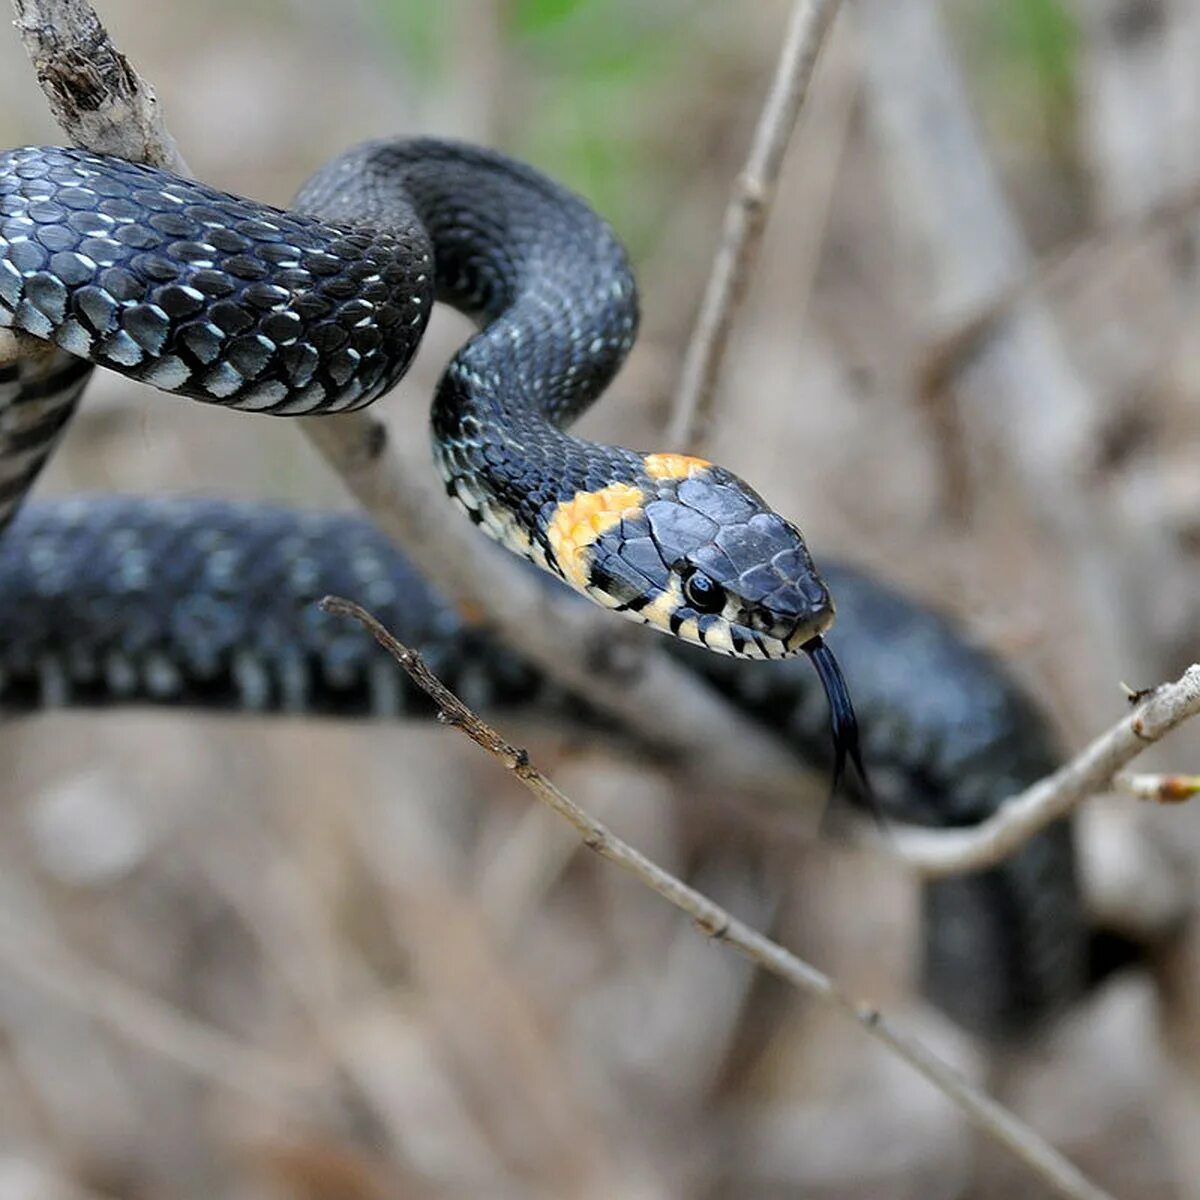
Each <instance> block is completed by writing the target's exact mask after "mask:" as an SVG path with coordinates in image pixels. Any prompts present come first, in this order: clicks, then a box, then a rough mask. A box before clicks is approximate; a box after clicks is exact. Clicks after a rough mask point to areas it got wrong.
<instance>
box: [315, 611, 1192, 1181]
mask: <svg viewBox="0 0 1200 1200" xmlns="http://www.w3.org/2000/svg"><path fill="white" fill-rule="evenodd" d="M321 607H322V608H323V609H324V610H325V611H326V612H330V613H335V614H337V615H339V616H344V617H350V618H351V619H353V620H355V621H358V622H359V623H360V624H361V625H362V626H363V627H364V628H365V629H366V630H367V631H368V632H369V633H370V634H371V636H372V637H374V639H375V640H376V641H377V642H378V643H379V644H380V645H381V646H383V648H384V649H385V650H387V651H388V653H389V654H391V655H392V657H393V658H394V659H395V660H396V662H397V663H399V664H400V666H401V667H402V668H403V669H404V670H405V671H406V672H407V673H408V675H409V677H410V678H411V679H412V681H413V682H414V683H415V684H416V685H417V686H418V687H419V688H420V689H421V690H422V691H423V692H425V693H426V695H428V696H429V698H430V699H431V700H432V701H433V703H434V704H435V705H436V706H437V709H438V718H439V720H441V721H442V722H443V723H444V724H446V725H449V726H450V727H451V728H453V729H459V730H461V731H462V732H463V733H465V734H466V735H467V737H469V738H470V739H471V741H473V742H474V743H475V744H476V745H477V746H479V747H481V748H482V749H484V750H486V751H487V752H488V753H489V754H491V755H492V756H493V757H495V758H497V759H498V760H499V761H500V762H501V763H503V764H504V766H505V767H507V768H508V769H509V770H510V771H512V773H513V774H514V775H516V777H517V778H518V779H519V780H520V781H521V782H522V783H523V784H524V785H525V786H526V787H527V788H528V789H529V790H530V791H531V792H532V793H533V794H534V796H535V797H536V798H537V799H538V800H539V801H541V803H543V804H545V805H546V806H547V807H549V808H551V809H553V811H554V812H556V813H557V814H558V815H559V816H560V817H563V818H564V819H565V820H566V821H568V822H569V823H570V824H571V826H572V827H573V828H574V829H575V831H576V832H577V833H578V834H579V836H580V838H581V839H582V841H583V844H584V845H585V846H586V847H587V848H588V849H589V850H593V851H594V852H595V853H596V854H598V855H600V857H601V858H605V859H607V860H608V861H609V862H611V863H615V864H616V865H617V866H619V867H621V868H623V869H624V870H626V871H628V872H629V873H630V874H632V875H633V876H634V877H635V878H636V879H638V880H639V881H640V882H641V883H643V884H645V886H646V887H648V888H650V889H651V890H652V891H654V892H656V893H657V894H658V895H659V896H661V897H662V898H663V899H664V900H666V901H667V902H668V903H670V904H673V905H674V906H675V907H676V908H678V909H680V910H681V911H682V912H685V913H687V915H688V916H690V917H691V918H692V920H693V921H694V922H695V923H696V925H697V927H698V928H699V930H700V932H701V933H703V934H704V935H705V936H707V937H710V938H713V939H714V940H715V941H719V942H723V943H725V944H726V945H728V946H731V947H732V948H733V949H734V950H736V951H738V952H739V953H740V954H743V955H745V956H746V957H747V958H749V959H750V960H751V961H753V962H755V963H757V964H758V965H759V966H761V967H764V968H765V969H766V970H768V971H770V972H771V973H772V974H773V975H777V976H779V978H781V979H783V980H785V981H786V982H787V983H790V984H791V985H792V986H793V987H795V988H798V989H800V990H802V991H805V992H807V993H809V994H810V995H812V996H815V997H817V998H818V999H820V1000H821V1001H823V1002H824V1003H826V1004H829V1005H832V1006H833V1007H835V1008H837V1009H839V1010H840V1011H841V1012H843V1013H845V1014H846V1015H848V1016H849V1017H850V1018H851V1019H852V1020H854V1021H855V1022H857V1023H858V1024H859V1025H860V1026H861V1027H862V1028H863V1029H865V1030H866V1031H867V1033H869V1034H870V1035H871V1036H872V1037H873V1038H875V1039H877V1040H878V1041H880V1042H882V1043H883V1044H884V1045H886V1046H888V1047H889V1048H890V1049H891V1050H892V1051H893V1052H894V1053H896V1054H898V1055H899V1056H900V1057H901V1058H903V1059H904V1060H905V1062H907V1063H909V1065H910V1066H912V1067H914V1068H915V1069H916V1070H917V1071H918V1072H919V1073H920V1074H921V1075H923V1076H924V1077H925V1078H926V1079H927V1080H928V1081H929V1082H930V1083H931V1084H933V1086H934V1087H936V1088H938V1090H939V1091H941V1092H942V1093H943V1094H944V1095H946V1096H947V1097H948V1098H949V1099H951V1100H952V1101H953V1102H954V1103H955V1104H956V1105H957V1106H958V1107H959V1108H960V1109H961V1110H962V1112H963V1113H964V1114H965V1115H966V1116H967V1117H968V1118H969V1119H970V1120H971V1121H972V1122H973V1123H974V1124H975V1125H976V1126H977V1127H978V1128H979V1129H980V1130H982V1131H983V1132H984V1133H986V1134H987V1135H988V1136H989V1137H991V1138H994V1139H995V1140H996V1141H997V1142H999V1143H1000V1144H1001V1145H1002V1146H1004V1147H1005V1148H1006V1149H1008V1150H1009V1151H1011V1152H1012V1153H1013V1154H1014V1155H1016V1156H1017V1157H1018V1158H1020V1159H1021V1160H1022V1161H1023V1162H1024V1163H1025V1164H1026V1165H1027V1166H1029V1167H1030V1169H1031V1170H1033V1171H1035V1172H1036V1173H1037V1174H1038V1175H1040V1176H1041V1178H1042V1179H1043V1180H1044V1181H1045V1182H1046V1183H1047V1184H1048V1185H1049V1186H1050V1187H1052V1188H1053V1189H1054V1191H1055V1192H1056V1193H1057V1194H1058V1195H1060V1196H1070V1197H1077V1198H1078V1197H1087V1198H1088V1200H1103V1197H1105V1196H1106V1193H1105V1192H1103V1191H1101V1190H1100V1189H1099V1188H1097V1187H1096V1186H1095V1185H1093V1184H1092V1183H1090V1182H1089V1181H1088V1180H1087V1179H1086V1178H1085V1177H1084V1176H1083V1175H1082V1174H1081V1173H1080V1172H1079V1170H1078V1169H1077V1168H1076V1167H1075V1166H1074V1165H1073V1164H1072V1163H1071V1162H1069V1161H1068V1160H1067V1159H1066V1158H1064V1157H1063V1156H1062V1155H1061V1154H1059V1153H1058V1151H1057V1150H1055V1149H1054V1148H1053V1147H1052V1146H1050V1145H1049V1144H1047V1143H1046V1142H1045V1141H1043V1139H1042V1138H1041V1137H1040V1136H1039V1135H1038V1134H1037V1133H1036V1132H1034V1130H1032V1129H1030V1128H1029V1127H1028V1126H1027V1125H1025V1124H1024V1123H1023V1122H1022V1121H1020V1120H1019V1119H1018V1118H1017V1117H1016V1116H1014V1115H1013V1114H1012V1113H1011V1112H1009V1111H1008V1110H1007V1109H1006V1108H1004V1107H1003V1106H1002V1105H1000V1104H998V1103H997V1102H996V1101H995V1100H993V1099H991V1097H989V1096H987V1095H985V1094H984V1093H983V1092H980V1091H979V1090H978V1089H977V1088H975V1087H974V1086H973V1085H972V1084H971V1083H969V1082H968V1081H967V1080H966V1079H964V1078H963V1077H962V1076H961V1075H960V1074H959V1073H958V1072H957V1071H956V1070H954V1068H953V1067H951V1066H949V1065H948V1064H947V1063H945V1062H943V1061H942V1060H941V1059H940V1058H938V1056H937V1055H936V1054H934V1053H933V1052H932V1051H931V1050H929V1049H928V1048H927V1047H926V1046H925V1045H924V1044H923V1043H921V1042H920V1041H918V1040H917V1039H916V1038H914V1037H912V1036H911V1035H910V1034H908V1033H905V1032H904V1031H903V1030H901V1029H898V1028H897V1027H896V1026H894V1025H893V1024H892V1023H891V1021H890V1020H889V1019H888V1018H887V1017H885V1016H884V1015H883V1014H882V1013H881V1012H880V1011H879V1010H878V1009H877V1008H874V1007H872V1006H870V1005H866V1004H861V1003H859V1002H857V1001H855V1000H853V999H852V998H851V997H850V996H849V995H847V994H846V993H845V992H844V991H843V990H842V989H841V988H840V987H839V986H838V985H837V984H836V983H835V982H834V981H833V980H832V979H831V978H830V977H829V976H828V975H826V974H825V973H824V972H822V971H819V970H818V969H817V968H816V967H813V966H811V965H810V964H809V963H806V962H805V961H804V960H803V959H800V958H798V957H797V956H796V955H794V954H792V953H791V951H789V950H785V949H784V948H783V947H782V946H780V945H779V944H778V943H776V942H773V941H771V940H770V939H769V938H767V937H764V936H763V935H762V934H761V933H758V932H757V931H756V930H754V929H751V928H750V927H749V926H748V925H745V924H744V923H743V922H741V921H739V920H738V919H737V918H736V917H734V916H733V915H732V914H731V913H729V912H727V911H726V910H725V909H723V908H721V907H720V905H718V904H714V903H713V901H711V900H710V899H708V897H707V896H705V895H703V894H702V893H700V892H697V891H696V890H695V889H694V888H691V887H688V885H687V884H686V883H684V882H683V881H682V880H680V879H678V878H676V877H675V876H674V875H671V874H670V873H669V872H667V871H665V870H663V868H662V867H660V866H659V865H658V864H657V863H655V862H653V861H652V860H651V859H649V858H647V857H646V856H645V855H644V854H642V853H641V852H640V851H639V850H635V849H634V848H633V847H632V846H630V845H628V844H627V843H626V842H624V841H622V840H621V839H620V838H619V837H617V836H616V835H615V834H614V833H613V832H612V831H611V830H610V829H608V827H607V826H605V825H603V824H602V823H601V822H599V821H597V820H596V819H595V818H593V817H592V816H591V815H589V814H588V813H587V812H586V811H585V810H584V809H582V808H580V807H579V805H577V804H576V803H575V802H574V801H573V800H571V799H570V797H568V796H566V795H564V793H563V792H561V791H559V789H558V788H557V787H556V786H555V785H554V784H553V783H552V782H551V781H550V780H549V779H547V778H546V776H545V775H543V774H542V773H541V772H540V771H539V770H538V769H537V767H535V766H534V765H533V763H532V762H531V761H530V759H529V755H528V754H527V753H526V752H525V751H524V750H522V749H519V748H518V747H516V746H514V745H512V744H511V743H510V742H508V741H506V740H505V739H504V738H503V737H502V736H501V735H500V734H499V733H498V732H497V731H496V730H495V729H494V728H493V727H492V726H491V725H489V724H488V723H487V722H486V721H484V720H482V719H481V718H480V717H479V716H478V715H477V714H476V713H475V712H473V711H472V710H471V709H470V708H468V707H467V705H465V704H464V703H463V702H462V701H461V700H460V699H459V698H458V697H457V696H456V695H455V694H454V693H453V692H451V691H450V689H449V688H447V687H446V685H445V684H444V683H442V682H441V680H440V679H438V678H437V676H436V675H434V674H433V672H432V671H430V670H429V668H428V667H427V666H426V665H425V663H424V661H423V660H422V659H421V656H420V655H419V654H418V653H417V652H416V651H415V650H410V649H409V648H408V647H407V646H405V645H404V644H403V643H402V642H399V641H397V639H396V638H395V637H393V636H392V634H391V633H389V632H388V630H387V629H386V628H385V627H384V626H383V625H382V624H381V623H380V622H379V621H377V620H376V619H375V618H374V617H373V616H372V615H371V614H370V613H369V612H367V611H366V610H365V609H363V608H362V607H360V606H359V605H357V604H355V603H354V602H353V601H351V600H345V599H342V598H341V597H338V596H326V597H325V599H324V600H322V601H321ZM1198 682H1200V670H1198Z"/></svg>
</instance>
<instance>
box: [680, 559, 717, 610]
mask: <svg viewBox="0 0 1200 1200" xmlns="http://www.w3.org/2000/svg"><path fill="white" fill-rule="evenodd" d="M683 598H684V599H685V600H686V601H687V602H688V603H689V604H690V605H691V606H692V607H693V608H694V609H695V610H696V611H697V612H698V613H719V612H720V611H721V609H723V608H724V607H725V589H724V588H723V587H722V586H721V585H720V584H719V583H717V581H716V580H715V579H710V578H709V577H708V576H707V575H705V574H704V572H703V571H697V570H695V569H694V568H693V569H692V571H691V573H690V574H688V575H685V576H684V579H683Z"/></svg>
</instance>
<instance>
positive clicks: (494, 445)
mask: <svg viewBox="0 0 1200 1200" xmlns="http://www.w3.org/2000/svg"><path fill="white" fill-rule="evenodd" d="M296 203H297V207H298V208H300V209H302V210H304V211H306V212H309V213H312V214H313V215H315V216H318V217H320V218H321V219H323V220H326V221H331V222H339V221H345V220H347V219H353V220H354V221H355V222H358V223H360V224H361V223H364V222H365V223H367V224H370V225H377V226H379V227H385V228H389V227H390V228H395V227H408V226H409V225H411V224H414V223H415V224H416V225H417V226H419V227H420V228H422V229H423V230H424V231H426V233H427V235H428V238H429V243H430V247H431V254H432V263H433V266H432V269H433V272H434V286H435V294H436V297H437V299H438V300H440V301H442V302H443V303H446V304H449V305H451V306H452V307H454V308H456V309H458V310H459V311H460V312H463V313H465V314H467V315H468V316H470V317H471V318H473V319H474V320H475V321H476V322H477V324H478V325H479V327H480V328H479V332H478V333H477V334H476V335H475V336H474V337H472V338H471V339H470V340H469V341H468V342H467V343H466V344H465V345H464V346H463V347H462V348H461V349H460V350H459V352H458V353H457V354H456V355H455V356H454V358H453V360H452V361H451V363H450V365H449V367H448V368H447V370H446V373H445V375H444V377H443V378H442V381H441V383H440V385H439V387H438V391H437V395H436V398H435V401H434V405H433V409H432V418H431V421H432V424H431V428H432V433H433V443H434V457H435V460H436V461H437V464H438V468H439V470H440V471H441V474H442V478H443V481H444V483H445V485H446V490H447V492H448V494H449V495H450V497H451V498H452V499H453V500H454V501H456V503H458V504H459V505H460V506H461V507H462V508H463V509H464V510H465V511H466V513H467V514H468V516H469V517H470V518H471V520H472V521H473V522H474V523H475V524H476V525H478V526H480V528H481V529H483V531H484V532H486V533H488V534H489V535H490V536H492V537H493V538H495V539H496V540H498V541H500V542H502V543H503V544H504V545H506V546H508V547H509V548H510V549H512V550H515V551H516V552H517V553H519V554H521V555H523V556H524V557H526V558H530V559H532V560H533V561H535V562H537V563H539V565H542V566H546V565H547V560H548V559H549V560H550V561H551V562H552V561H553V554H552V553H551V548H550V545H549V540H548V539H549V529H550V526H551V523H552V517H553V512H554V510H555V507H556V506H557V505H558V504H560V503H562V502H563V501H569V500H571V499H572V498H573V497H574V496H576V495H577V494H579V493H581V492H594V491H598V490H600V489H602V488H604V487H606V486H610V485H613V484H618V485H622V484H623V485H625V486H629V487H633V486H635V485H636V484H637V482H638V480H639V478H640V477H641V476H642V475H643V474H644V472H643V470H642V464H643V459H642V456H641V455H638V454H634V453H633V452H631V451H628V450H624V449H621V448H618V447H611V446H604V445H599V444H596V443H592V442H587V441H584V440H583V439H580V438H577V437H572V436H571V435H569V434H567V433H565V432H564V426H566V425H568V424H569V423H570V422H571V421H572V420H574V419H575V417H576V416H578V415H579V414H580V413H581V412H582V411H583V410H584V409H585V408H587V407H588V405H590V404H591V402H592V401H593V400H595V399H596V397H598V396H599V395H600V394H601V393H602V392H603V391H604V389H605V388H606V387H607V386H608V384H609V383H610V382H611V380H612V378H613V376H614V375H615V374H616V372H617V370H618V368H619V367H620V365H621V363H622V362H623V361H624V359H625V356H626V355H627V354H628V352H629V349H630V347H631V346H632V345H633V341H634V337H635V335H636V331H637V321H638V308H637V291H636V287H635V284H634V280H633V276H632V273H631V272H630V269H629V264H628V261H627V259H626V256H625V253H624V251H623V249H622V248H621V245H620V243H619V242H618V240H617V238H616V235H615V234H614V233H613V231H612V229H611V228H610V227H609V226H608V224H607V223H606V222H605V221H603V220H602V219H601V218H600V217H598V216H597V215H596V214H595V213H594V212H593V211H592V210H591V209H590V208H589V207H588V206H587V205H586V204H585V203H584V202H583V201H582V200H580V199H579V198H578V197H577V196H575V195H574V194H573V193H571V192H570V191H568V190H567V189H566V188H563V187H561V186H559V185H558V184H555V183H554V182H552V181H551V180H548V179H546V178H545V177H544V176H542V175H540V174H538V173H536V172H535V171H533V170H531V169H528V168H526V167H524V166H522V165H521V164H519V163H515V162H513V161H512V160H511V159H508V158H505V157H504V156H502V155H499V154H496V153H493V152H490V151H487V150H484V149H481V148H477V147H473V146H466V145H462V144H458V143H453V142H442V141H433V140H429V139H418V140H415V141H383V142H373V143H367V144H366V145H363V146H360V147H357V148H356V149H354V150H351V151H349V152H348V153H347V154H344V155H342V156H341V157H340V158H339V159H337V160H336V161H335V162H333V163H331V164H329V166H327V167H325V168H323V169H322V170H321V171H320V172H318V173H317V175H315V176H314V177H313V178H312V179H311V180H310V181H309V182H308V183H307V184H306V185H305V186H304V188H303V189H302V190H301V192H300V194H299V196H298V197H297V201H296ZM414 217H415V222H414V221H413V218H414Z"/></svg>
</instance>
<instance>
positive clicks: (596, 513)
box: [549, 454, 833, 658]
mask: <svg viewBox="0 0 1200 1200" xmlns="http://www.w3.org/2000/svg"><path fill="white" fill-rule="evenodd" d="M638 465H639V468H640V469H639V470H638V472H637V477H636V478H635V479H634V480H632V481H630V482H628V483H621V484H613V485H609V486H608V487H605V488H603V489H601V490H600V491H598V492H581V493H578V494H577V495H576V496H575V497H574V498H573V499H572V500H569V501H567V502H565V503H563V504H560V505H559V506H558V509H557V511H556V512H555V514H554V515H553V517H552V519H551V522H550V530H549V543H550V546H551V548H552V550H553V553H554V558H555V561H556V562H557V564H558V568H559V570H560V572H561V573H562V574H563V575H564V578H566V580H567V582H568V583H570V584H572V585H573V586H574V587H576V588H577V589H578V590H579V591H582V592H584V593H586V594H587V595H588V596H590V597H591V598H592V599H593V600H595V601H597V602H598V603H600V604H603V605H605V606H606V607H608V608H612V609H616V610H618V611H620V612H622V613H624V614H626V615H627V616H629V617H631V618H633V619H635V620H638V621H641V622H643V623H645V624H648V625H653V626H655V627H656V628H658V629H661V630H663V631H664V632H666V633H670V634H673V635H674V636H675V637H678V638H681V639H683V640H684V641H688V642H694V643H696V644H698V645H702V646H706V647H708V649H710V650H715V651H717V652H718V653H720V654H730V655H735V656H738V657H743V658H784V657H786V656H788V655H791V654H794V653H796V652H797V651H799V650H800V649H802V648H803V646H804V644H805V643H806V642H808V641H810V640H811V639H812V638H814V637H816V636H818V635H819V634H821V633H823V632H824V631H825V630H826V629H827V628H828V627H829V626H830V624H831V623H832V621H833V602H832V600H831V599H830V596H829V590H828V588H826V586H825V584H824V582H823V581H822V579H821V577H820V576H819V575H818V574H817V570H816V568H815V567H814V566H813V562H812V558H811V556H810V555H809V552H808V547H807V546H806V545H805V543H804V538H803V536H802V535H801V533H800V531H799V530H798V529H797V528H796V527H795V526H794V525H793V524H791V523H790V522H789V521H786V520H784V518H783V517H781V516H780V515H779V514H778V513H776V512H774V511H772V510H771V509H770V508H769V507H768V506H767V504H766V503H765V502H764V501H763V499H762V497H761V496H759V495H758V493H757V492H755V491H754V490H753V489H752V488H750V487H749V486H748V485H747V484H746V483H745V482H743V481H742V480H741V479H739V478H738V477H737V476H736V475H734V474H732V473H731V472H729V471H726V470H724V469H723V468H721V467H717V466H714V465H713V464H711V463H708V462H706V461H705V460H703V459H696V458H691V457H689V456H685V455H678V454H650V455H645V456H644V457H642V458H641V459H640V460H639V464H638Z"/></svg>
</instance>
